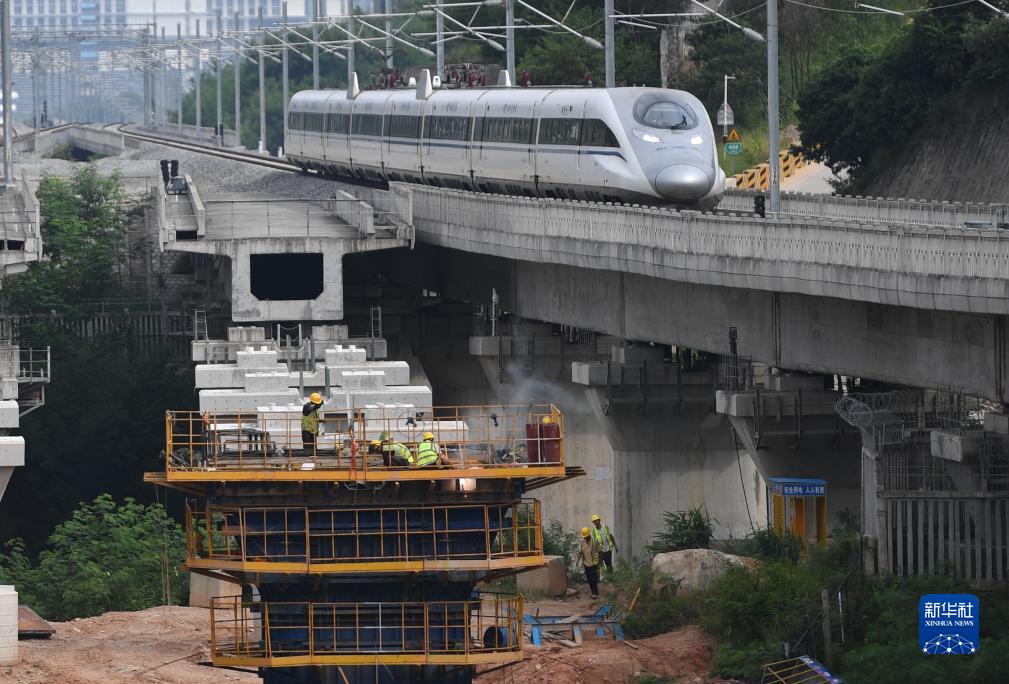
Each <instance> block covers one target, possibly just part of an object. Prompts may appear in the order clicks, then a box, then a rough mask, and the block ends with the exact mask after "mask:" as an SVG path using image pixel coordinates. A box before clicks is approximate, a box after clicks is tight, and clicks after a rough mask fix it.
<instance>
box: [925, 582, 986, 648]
mask: <svg viewBox="0 0 1009 684" xmlns="http://www.w3.org/2000/svg"><path fill="white" fill-rule="evenodd" d="M980 609H981V606H980V604H979V603H978V600H977V596H975V595H974V594H925V595H924V596H922V597H921V599H920V600H919V601H918V647H919V648H921V652H922V653H926V654H928V655H970V654H972V653H976V652H977V650H978V648H980V647H981V629H980V627H979V624H980V612H981V610H980Z"/></svg>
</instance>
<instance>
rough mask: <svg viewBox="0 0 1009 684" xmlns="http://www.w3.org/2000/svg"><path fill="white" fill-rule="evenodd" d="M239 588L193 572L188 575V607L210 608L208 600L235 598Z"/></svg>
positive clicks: (239, 592) (240, 590)
mask: <svg viewBox="0 0 1009 684" xmlns="http://www.w3.org/2000/svg"><path fill="white" fill-rule="evenodd" d="M241 592H242V589H241V587H239V586H238V585H237V584H232V583H231V582H225V581H224V580H222V579H217V578H216V577H207V576H206V575H200V574H197V573H195V572H192V573H190V574H189V605H190V607H192V608H210V599H212V598H216V597H218V596H237V595H240V594H241Z"/></svg>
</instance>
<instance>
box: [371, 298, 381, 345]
mask: <svg viewBox="0 0 1009 684" xmlns="http://www.w3.org/2000/svg"><path fill="white" fill-rule="evenodd" d="M369 314H370V316H371V339H373V340H378V339H381V338H382V307H380V306H373V307H371V308H370V309H369Z"/></svg>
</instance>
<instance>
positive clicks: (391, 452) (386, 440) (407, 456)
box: [379, 431, 416, 466]
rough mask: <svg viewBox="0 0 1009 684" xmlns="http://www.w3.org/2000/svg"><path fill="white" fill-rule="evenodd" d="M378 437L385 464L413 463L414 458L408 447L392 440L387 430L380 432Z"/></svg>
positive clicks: (400, 464)
mask: <svg viewBox="0 0 1009 684" xmlns="http://www.w3.org/2000/svg"><path fill="white" fill-rule="evenodd" d="M379 439H380V440H381V444H382V455H383V456H384V457H385V464H386V465H387V466H410V465H413V464H414V462H415V460H416V459H414V457H413V452H412V451H411V450H410V447H408V446H407V445H405V444H403V443H402V442H397V441H396V440H394V439H393V438H392V435H391V434H389V432H388V431H384V432H382V435H381V436H380V437H379Z"/></svg>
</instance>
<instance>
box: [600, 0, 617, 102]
mask: <svg viewBox="0 0 1009 684" xmlns="http://www.w3.org/2000/svg"><path fill="white" fill-rule="evenodd" d="M603 12H605V13H606V17H605V19H604V21H603V27H604V30H605V41H604V43H605V44H604V46H603V47H604V48H605V60H606V61H605V67H606V87H607V88H615V87H616V82H617V74H616V72H617V60H616V55H615V52H616V45H615V44H614V42H613V0H606V2H605V3H604V4H603Z"/></svg>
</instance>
